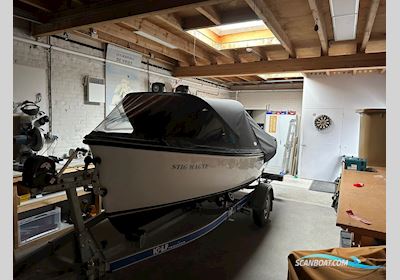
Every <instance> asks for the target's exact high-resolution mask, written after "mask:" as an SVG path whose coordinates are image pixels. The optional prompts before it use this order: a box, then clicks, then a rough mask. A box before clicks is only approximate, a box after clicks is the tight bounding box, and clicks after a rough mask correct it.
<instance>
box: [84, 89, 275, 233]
mask: <svg viewBox="0 0 400 280" xmlns="http://www.w3.org/2000/svg"><path fill="white" fill-rule="evenodd" d="M84 143H85V144H87V145H89V147H90V150H91V152H92V154H93V156H94V157H95V158H97V162H99V163H98V164H97V165H96V168H98V173H99V182H100V185H101V186H102V187H104V188H105V189H106V192H107V193H106V195H105V197H104V198H103V206H104V209H105V212H106V214H107V215H108V217H109V219H110V221H111V222H112V223H113V224H114V225H116V227H117V229H119V230H120V231H127V230H128V229H127V226H126V224H127V223H126V221H127V219H130V220H131V221H133V220H134V221H135V222H132V223H129V224H130V226H128V227H129V228H130V229H129V230H133V229H134V228H137V227H138V226H140V224H144V223H145V222H146V221H148V220H150V219H152V218H156V217H158V216H160V215H161V214H162V213H165V211H167V210H171V209H174V208H176V207H182V206H185V205H193V203H194V202H198V201H202V200H205V199H210V198H213V197H221V196H222V195H224V194H225V195H226V194H227V193H229V192H233V191H236V190H239V189H241V188H245V187H248V186H249V185H250V184H251V183H252V182H254V181H255V180H256V179H257V178H259V177H260V175H261V173H262V170H263V167H264V164H265V163H266V162H267V161H268V160H270V159H271V158H272V157H273V156H274V155H275V152H276V140H275V138H273V137H272V136H270V135H269V134H267V133H266V132H265V131H264V130H262V129H261V128H260V127H259V125H258V124H257V123H256V122H255V121H254V120H253V119H252V118H251V117H250V115H249V114H248V113H247V112H246V110H245V109H244V107H243V105H242V104H241V103H240V102H238V101H235V100H228V99H208V98H200V97H198V96H195V95H192V94H188V93H176V92H174V93H153V92H143V93H129V94H127V95H126V96H125V97H124V98H123V99H122V100H121V102H120V103H119V104H118V105H117V106H116V107H115V108H114V109H113V110H112V111H111V112H110V114H109V115H108V116H107V117H106V118H105V119H104V120H103V121H102V122H101V123H100V124H99V125H98V127H97V128H95V129H94V130H93V131H92V132H91V133H90V134H88V135H86V136H85V138H84ZM124 224H125V226H123V225H124Z"/></svg>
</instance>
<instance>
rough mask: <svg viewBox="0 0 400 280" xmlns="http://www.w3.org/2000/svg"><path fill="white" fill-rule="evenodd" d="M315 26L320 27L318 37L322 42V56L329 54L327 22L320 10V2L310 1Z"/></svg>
mask: <svg viewBox="0 0 400 280" xmlns="http://www.w3.org/2000/svg"><path fill="white" fill-rule="evenodd" d="M308 5H309V6H310V9H311V12H312V15H313V18H314V21H315V24H316V25H317V26H318V30H317V32H318V37H319V40H320V42H321V48H322V54H323V55H327V54H328V35H327V33H326V25H325V20H324V17H323V14H322V11H321V8H320V1H319V0H308Z"/></svg>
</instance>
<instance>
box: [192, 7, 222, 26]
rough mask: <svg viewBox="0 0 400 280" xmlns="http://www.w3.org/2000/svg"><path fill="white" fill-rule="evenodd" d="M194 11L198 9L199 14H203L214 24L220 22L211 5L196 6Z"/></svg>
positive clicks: (219, 23)
mask: <svg viewBox="0 0 400 280" xmlns="http://www.w3.org/2000/svg"><path fill="white" fill-rule="evenodd" d="M196 11H198V12H199V13H200V14H202V15H203V16H205V17H206V18H208V19H209V20H210V21H212V22H213V23H214V24H215V25H221V24H222V21H221V17H220V15H219V14H218V12H217V11H216V10H215V8H213V7H212V6H205V7H198V8H196Z"/></svg>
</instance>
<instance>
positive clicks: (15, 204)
mask: <svg viewBox="0 0 400 280" xmlns="http://www.w3.org/2000/svg"><path fill="white" fill-rule="evenodd" d="M18 205H19V199H18V193H17V185H15V184H14V185H13V234H14V235H13V245H14V249H16V248H18V246H19V242H18V238H19V228H18V213H17V211H18Z"/></svg>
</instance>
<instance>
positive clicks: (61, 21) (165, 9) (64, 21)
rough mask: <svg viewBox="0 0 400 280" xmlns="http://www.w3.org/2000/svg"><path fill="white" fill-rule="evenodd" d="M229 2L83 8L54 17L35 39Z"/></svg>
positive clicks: (173, 0) (171, 0)
mask: <svg viewBox="0 0 400 280" xmlns="http://www.w3.org/2000/svg"><path fill="white" fill-rule="evenodd" d="M226 1H228V0H168V1H165V0H154V1H152V2H151V3H149V2H148V1H131V0H124V1H107V2H104V1H100V2H97V3H93V4H90V3H89V4H85V5H82V7H78V8H74V9H68V10H66V11H65V12H59V13H54V14H53V17H52V19H51V20H50V21H48V22H47V23H45V24H41V25H35V26H34V28H33V34H34V35H35V36H44V35H53V34H58V33H62V32H65V31H67V30H71V29H79V28H81V27H90V26H93V25H94V24H96V23H105V22H118V21H121V20H123V19H126V18H129V17H148V16H154V15H157V14H168V13H173V12H176V11H180V10H184V9H190V8H196V7H200V6H208V5H214V4H219V3H223V2H226Z"/></svg>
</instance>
